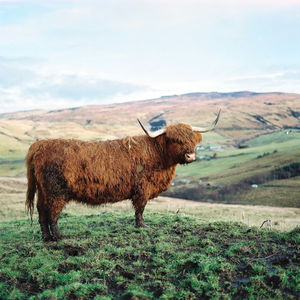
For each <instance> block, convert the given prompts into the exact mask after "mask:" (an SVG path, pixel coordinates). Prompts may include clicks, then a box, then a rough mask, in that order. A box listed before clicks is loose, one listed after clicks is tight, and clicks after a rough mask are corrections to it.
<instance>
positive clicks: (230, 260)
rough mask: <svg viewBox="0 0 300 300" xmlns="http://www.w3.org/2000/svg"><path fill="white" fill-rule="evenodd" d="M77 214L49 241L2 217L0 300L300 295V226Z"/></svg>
mask: <svg viewBox="0 0 300 300" xmlns="http://www.w3.org/2000/svg"><path fill="white" fill-rule="evenodd" d="M145 221H146V222H147V223H148V225H150V227H149V228H145V229H139V228H136V227H135V226H134V220H133V218H132V217H131V216H127V215H126V214H125V213H120V212H118V213H102V214H100V215H90V216H85V217H83V216H81V217H78V216H73V215H69V214H63V216H62V218H61V219H60V221H59V225H60V228H61V231H62V233H63V235H64V236H65V239H64V240H63V241H60V242H49V243H43V242H42V241H41V238H40V230H39V226H38V223H37V221H36V220H35V221H34V224H33V226H30V222H29V220H19V221H11V222H3V223H0V298H1V299H47V298H49V297H51V296H52V297H56V298H58V299H70V298H76V299H88V298H95V299H121V298H122V299H124V298H126V299H127V298H132V297H133V296H135V297H137V298H139V299H170V298H173V299H183V298H189V299H199V298H211V299H230V298H240V299H251V298H266V299H274V298H284V299H293V298H295V297H297V296H298V297H299V296H300V287H299V276H300V272H299V259H298V258H299V254H300V253H299V248H298V246H297V245H299V243H300V231H299V227H298V228H295V229H294V230H293V231H291V232H287V233H283V232H278V231H267V230H260V229H258V228H256V227H252V228H249V227H247V226H246V225H243V224H241V223H228V222H215V223H203V222H200V221H199V220H198V219H197V218H194V217H186V216H182V215H180V214H174V215H173V214H172V215H169V214H164V213H154V212H152V213H147V214H146V215H145Z"/></svg>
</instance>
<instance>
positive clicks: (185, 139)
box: [138, 111, 220, 164]
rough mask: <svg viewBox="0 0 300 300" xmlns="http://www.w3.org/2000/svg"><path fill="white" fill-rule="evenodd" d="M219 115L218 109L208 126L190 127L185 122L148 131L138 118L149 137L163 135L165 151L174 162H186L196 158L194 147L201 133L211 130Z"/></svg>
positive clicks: (200, 138)
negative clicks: (215, 116) (213, 119)
mask: <svg viewBox="0 0 300 300" xmlns="http://www.w3.org/2000/svg"><path fill="white" fill-rule="evenodd" d="M219 116H220V111H219V113H218V115H217V118H216V119H215V121H214V122H213V123H212V124H211V126H210V127H206V128H200V127H191V126H189V125H186V124H175V125H170V126H167V127H165V128H163V129H159V130H157V131H155V132H148V131H147V130H146V129H145V128H144V126H143V124H142V123H141V122H140V121H139V120H138V122H139V123H140V125H141V127H142V129H143V130H144V132H145V133H146V134H147V135H148V136H149V137H150V138H153V139H155V138H158V137H160V136H164V139H165V146H166V151H167V153H168V155H169V157H170V158H171V160H172V161H173V162H174V163H180V164H186V163H191V162H193V161H195V160H196V154H195V147H196V145H197V144H199V143H200V142H201V140H202V133H205V132H208V131H210V130H212V129H213V128H214V127H215V126H216V124H217V122H218V120H219Z"/></svg>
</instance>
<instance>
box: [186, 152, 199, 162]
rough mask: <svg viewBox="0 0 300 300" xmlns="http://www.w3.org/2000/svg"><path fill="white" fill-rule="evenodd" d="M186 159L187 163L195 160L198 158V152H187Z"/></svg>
mask: <svg viewBox="0 0 300 300" xmlns="http://www.w3.org/2000/svg"><path fill="white" fill-rule="evenodd" d="M184 159H185V162H186V163H191V162H193V161H195V160H196V154H195V152H193V153H186V154H185V155H184Z"/></svg>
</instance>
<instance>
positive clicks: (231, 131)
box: [0, 91, 300, 139]
mask: <svg viewBox="0 0 300 300" xmlns="http://www.w3.org/2000/svg"><path fill="white" fill-rule="evenodd" d="M219 109H222V116H221V119H220V122H219V124H218V127H217V129H216V130H217V131H218V132H219V133H220V134H222V135H226V136H230V137H231V138H241V139H243V138H247V137H249V136H253V135H256V134H257V133H258V132H259V133H263V132H268V131H270V130H271V131H272V130H278V129H279V128H295V127H297V128H299V127H300V95H299V94H290V93H277V92H276V93H275V92H274V93H255V92H249V91H239V92H232V93H218V92H211V93H188V94H183V95H173V96H163V97H160V98H157V99H150V100H144V101H134V102H126V103H120V104H110V105H88V106H82V107H73V108H66V109H59V110H33V111H22V112H15V113H5V114H0V131H1V132H5V130H4V131H3V130H2V129H1V127H2V126H4V125H2V124H5V123H6V122H7V121H10V123H11V122H12V121H14V120H19V121H20V120H22V121H24V122H25V123H24V124H28V125H29V124H30V127H31V128H29V130H28V134H29V135H31V136H35V137H38V138H44V137H51V136H52V134H51V136H49V134H46V135H45V136H43V132H42V131H39V127H40V128H41V127H43V125H41V126H37V124H42V123H44V124H45V122H47V123H48V122H50V123H52V124H51V125H49V126H48V125H47V127H51V128H53V130H54V131H56V129H55V127H56V126H55V125H54V124H55V123H56V124H57V127H58V128H60V127H61V125H59V124H61V123H62V122H64V123H67V122H71V123H75V124H78V125H80V126H81V127H82V126H85V127H86V126H90V127H96V128H97V132H98V134H99V137H101V138H112V137H119V136H123V135H124V134H125V135H126V134H129V135H130V134H138V133H141V131H140V128H139V126H138V124H137V121H136V119H137V118H139V119H140V120H141V121H142V122H144V123H145V124H146V125H147V122H148V121H151V119H154V118H155V117H156V116H157V115H160V114H163V120H164V121H166V123H167V124H172V123H176V122H185V123H189V124H193V125H195V126H202V125H206V124H208V123H210V122H211V121H212V120H213V119H214V117H215V115H216V113H217V112H218V110H219ZM29 121H31V122H29ZM3 122H4V123H3ZM75 124H73V126H75ZM160 124H164V123H160ZM1 125H2V126H1ZM78 125H76V126H78ZM76 126H75V127H76ZM124 128H126V130H124ZM148 128H150V124H148ZM49 129H50V128H49ZM66 129H67V128H66ZM78 132H80V130H79V131H78ZM65 133H66V134H67V131H65ZM0 134H1V133H0ZM89 136H90V135H88V137H89ZM77 137H79V138H82V136H81V135H80V133H79V134H78V136H77ZM83 138H84V137H83ZM21 139H22V138H21Z"/></svg>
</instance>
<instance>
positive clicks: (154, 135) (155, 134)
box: [137, 119, 166, 138]
mask: <svg viewBox="0 0 300 300" xmlns="http://www.w3.org/2000/svg"><path fill="white" fill-rule="evenodd" d="M137 120H138V122H139V124H140V125H141V127H142V129H143V130H144V132H145V133H146V134H147V135H148V136H149V137H151V138H156V137H158V136H159V135H162V134H164V133H165V132H166V129H159V130H156V131H154V132H151V133H149V132H148V131H147V130H146V128H145V127H144V126H143V124H142V123H141V121H140V120H139V119H137Z"/></svg>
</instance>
